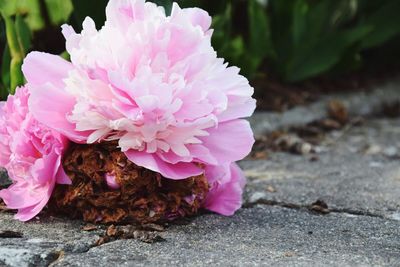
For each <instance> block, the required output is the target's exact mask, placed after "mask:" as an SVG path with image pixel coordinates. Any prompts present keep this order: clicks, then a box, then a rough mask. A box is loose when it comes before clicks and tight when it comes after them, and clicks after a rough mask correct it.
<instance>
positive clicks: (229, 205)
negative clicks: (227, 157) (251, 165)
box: [204, 163, 246, 216]
mask: <svg viewBox="0 0 400 267" xmlns="http://www.w3.org/2000/svg"><path fill="white" fill-rule="evenodd" d="M206 176H207V179H209V180H210V181H211V183H210V185H211V188H210V192H209V193H208V195H207V198H206V200H205V203H204V207H205V208H206V209H208V210H211V211H214V212H217V213H219V214H222V215H225V216H230V215H233V214H234V213H235V211H236V210H238V209H239V208H240V207H241V206H242V193H243V188H244V185H245V183H246V178H245V176H244V174H243V173H242V171H241V170H240V168H239V167H238V166H237V165H236V164H235V163H232V164H230V165H225V166H208V167H206Z"/></svg>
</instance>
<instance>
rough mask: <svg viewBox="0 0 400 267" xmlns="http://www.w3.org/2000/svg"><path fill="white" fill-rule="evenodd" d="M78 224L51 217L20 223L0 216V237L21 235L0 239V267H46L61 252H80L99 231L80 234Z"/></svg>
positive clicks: (94, 239)
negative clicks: (14, 233)
mask: <svg viewBox="0 0 400 267" xmlns="http://www.w3.org/2000/svg"><path fill="white" fill-rule="evenodd" d="M82 225H83V224H82V222H79V221H70V220H65V219H64V220H63V219H57V218H51V217H50V218H46V219H42V220H38V219H36V220H33V221H31V222H28V223H22V222H19V221H16V220H14V219H13V216H12V215H11V214H8V213H0V236H1V234H2V233H3V232H4V231H15V232H18V233H21V234H22V237H21V238H1V237H0V266H3V265H6V266H18V267H20V266H21V267H22V266H48V265H49V264H50V263H51V262H53V261H54V260H55V259H57V258H58V257H59V256H60V255H61V254H63V253H70V254H74V253H84V252H86V251H88V250H89V248H90V247H91V246H92V245H93V244H94V242H95V241H96V240H97V239H98V234H99V233H100V232H99V231H94V232H84V231H82V230H80V229H81V227H82Z"/></svg>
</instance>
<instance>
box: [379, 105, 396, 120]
mask: <svg viewBox="0 0 400 267" xmlns="http://www.w3.org/2000/svg"><path fill="white" fill-rule="evenodd" d="M381 115H383V116H384V117H388V118H397V117H400V101H395V102H393V103H383V104H382V110H381Z"/></svg>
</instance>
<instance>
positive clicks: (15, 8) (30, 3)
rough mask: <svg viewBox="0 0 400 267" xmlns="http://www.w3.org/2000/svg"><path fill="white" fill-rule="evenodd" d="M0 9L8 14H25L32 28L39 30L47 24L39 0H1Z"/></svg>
mask: <svg viewBox="0 0 400 267" xmlns="http://www.w3.org/2000/svg"><path fill="white" fill-rule="evenodd" d="M0 11H1V12H2V13H3V14H4V15H7V16H14V15H16V14H19V15H21V16H24V17H25V20H26V22H27V23H28V25H29V28H30V29H32V30H39V29H42V28H43V27H44V26H45V21H44V18H43V15H42V13H41V11H40V2H39V0H0Z"/></svg>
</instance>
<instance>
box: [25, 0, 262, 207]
mask: <svg viewBox="0 0 400 267" xmlns="http://www.w3.org/2000/svg"><path fill="white" fill-rule="evenodd" d="M106 16H107V21H106V22H105V25H104V26H103V27H102V28H101V29H100V30H97V29H96V28H95V24H94V22H93V20H92V19H90V18H86V19H85V21H84V22H83V30H82V32H81V33H75V31H74V30H73V29H72V27H70V26H67V25H65V26H63V34H64V36H65V38H66V40H67V42H66V47H67V51H68V52H69V54H70V56H71V63H69V62H67V61H64V60H63V59H61V58H60V57H57V56H53V55H49V54H45V53H38V52H33V53H31V54H29V55H28V57H27V58H26V59H25V61H24V65H23V72H24V74H25V76H26V79H27V81H28V87H29V90H30V92H31V98H30V100H29V107H30V110H31V111H32V113H33V115H34V116H35V118H36V119H37V120H38V121H40V122H41V123H43V124H45V125H47V126H48V127H50V128H52V129H54V130H56V131H58V132H60V133H61V134H63V135H66V136H67V137H68V138H69V139H71V140H72V141H74V142H77V143H94V142H100V141H107V140H118V143H119V146H120V147H121V150H122V151H123V152H125V154H126V155H127V157H128V158H129V159H130V160H131V161H132V162H134V163H135V164H137V165H140V166H143V167H146V168H148V169H151V170H153V171H157V172H159V173H161V174H162V175H163V176H165V177H167V178H171V179H184V178H187V177H189V176H194V175H199V174H201V173H203V172H204V170H203V169H202V168H200V167H199V166H207V167H206V169H209V168H211V169H212V168H216V167H217V166H220V167H221V168H224V169H225V170H228V171H225V174H222V173H221V172H216V171H209V172H207V171H206V175H207V176H208V178H209V180H210V181H213V184H215V185H217V184H218V188H219V189H218V192H220V193H221V194H225V195H229V194H232V195H235V196H236V197H233V198H229V197H215V196H213V197H212V199H215V202H216V204H215V203H214V205H212V204H210V203H209V202H208V204H207V206H209V207H213V208H212V210H215V211H217V212H221V211H220V210H221V209H218V208H216V206H218V205H220V206H224V205H225V204H224V202H226V201H231V200H232V199H236V200H237V199H239V198H240V197H241V193H242V187H243V186H242V185H243V177H241V178H238V176H240V175H242V174H240V172H239V171H237V167H230V166H231V165H232V162H235V161H237V160H240V159H242V158H243V157H245V156H246V155H247V154H248V153H249V152H250V149H251V146H252V144H253V142H254V139H253V133H252V130H251V128H250V126H249V123H248V122H247V121H246V120H244V119H243V118H245V117H248V116H250V115H251V114H252V113H253V111H254V108H255V100H254V99H253V98H252V97H251V96H252V94H253V88H252V87H251V86H250V85H249V83H248V81H247V79H246V78H245V77H243V76H241V75H240V74H239V69H238V68H236V67H228V65H227V63H224V60H223V59H220V58H217V55H216V52H215V51H214V49H213V48H212V46H211V36H212V30H210V29H209V27H210V25H211V18H210V16H209V15H208V14H207V13H206V12H205V11H203V10H201V9H198V8H190V9H181V8H179V6H178V5H177V4H174V5H173V8H172V13H171V15H170V16H166V15H165V11H164V9H163V8H160V7H158V6H156V5H155V4H153V3H145V1H144V0H111V1H109V4H108V6H107V9H106ZM232 166H233V165H232ZM232 168H233V169H232ZM216 175H217V176H216ZM233 183H236V184H237V185H239V186H234V185H233ZM239 188H240V190H239ZM223 190H225V193H224V192H222V191H223ZM236 200H235V201H236ZM235 203H239V202H238V201H236V202H235ZM225 206H229V205H225ZM239 206H240V204H239ZM232 207H234V208H231V211H226V212H221V213H225V214H230V213H233V211H234V210H236V209H237V208H238V205H232Z"/></svg>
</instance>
